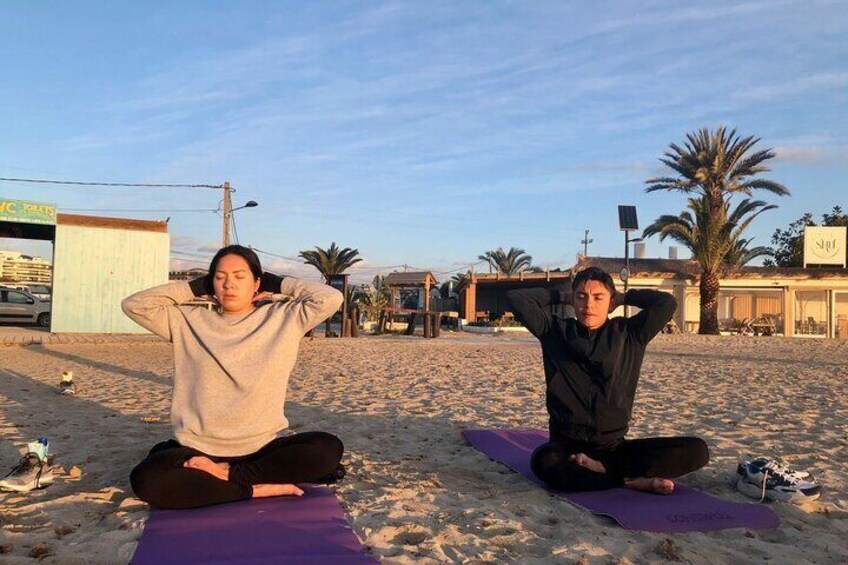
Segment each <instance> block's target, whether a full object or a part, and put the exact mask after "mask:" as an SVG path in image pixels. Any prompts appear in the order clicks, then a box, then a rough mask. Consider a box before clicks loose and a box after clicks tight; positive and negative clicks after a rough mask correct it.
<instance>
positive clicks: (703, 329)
mask: <svg viewBox="0 0 848 565" xmlns="http://www.w3.org/2000/svg"><path fill="white" fill-rule="evenodd" d="M700 289H701V322H700V324H698V333H699V334H708V335H718V334H719V331H718V291H719V279H718V275H717V274H716V273H713V272H706V271H705V272H703V273H702V274H701V284H700Z"/></svg>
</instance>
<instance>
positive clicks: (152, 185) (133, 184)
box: [0, 177, 224, 189]
mask: <svg viewBox="0 0 848 565" xmlns="http://www.w3.org/2000/svg"><path fill="white" fill-rule="evenodd" d="M0 181H6V182H24V183H31V184H72V185H77V186H126V187H137V188H217V189H220V188H224V185H222V184H156V183H142V182H89V181H75V180H48V179H22V178H6V177H0Z"/></svg>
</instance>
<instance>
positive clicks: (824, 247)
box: [804, 226, 848, 268]
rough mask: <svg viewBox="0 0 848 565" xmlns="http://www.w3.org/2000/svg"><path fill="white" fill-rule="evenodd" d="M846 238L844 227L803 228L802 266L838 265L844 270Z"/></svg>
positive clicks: (846, 233)
mask: <svg viewBox="0 0 848 565" xmlns="http://www.w3.org/2000/svg"><path fill="white" fill-rule="evenodd" d="M847 236H848V228H846V227H845V226H839V227H819V226H807V227H806V228H804V266H805V267H806V266H807V265H840V266H841V267H843V268H844V267H845V247H846V237H847Z"/></svg>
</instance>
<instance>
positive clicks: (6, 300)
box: [0, 287, 50, 328]
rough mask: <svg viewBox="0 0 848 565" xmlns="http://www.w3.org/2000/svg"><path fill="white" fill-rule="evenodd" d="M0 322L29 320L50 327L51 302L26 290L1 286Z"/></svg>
mask: <svg viewBox="0 0 848 565" xmlns="http://www.w3.org/2000/svg"><path fill="white" fill-rule="evenodd" d="M0 322H16V323H21V322H24V323H26V322H29V323H32V324H38V325H39V326H41V327H43V328H47V327H50V302H48V301H46V300H42V299H40V298H38V297H37V296H34V295H32V294H30V293H29V292H27V291H25V290H17V289H13V288H7V287H0Z"/></svg>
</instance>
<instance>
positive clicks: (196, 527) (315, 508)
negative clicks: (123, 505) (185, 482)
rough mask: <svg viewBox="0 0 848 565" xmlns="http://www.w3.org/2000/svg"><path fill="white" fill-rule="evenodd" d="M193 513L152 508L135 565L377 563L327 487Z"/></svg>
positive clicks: (325, 564)
mask: <svg viewBox="0 0 848 565" xmlns="http://www.w3.org/2000/svg"><path fill="white" fill-rule="evenodd" d="M302 488H303V490H304V491H305V492H304V495H303V496H301V497H276V498H261V499H255V500H248V501H245V502H234V503H231V504H219V505H217V506H207V507H205V508H197V509H194V510H152V511H151V512H150V518H149V519H148V520H147V525H146V526H145V527H144V532H143V533H142V536H141V540H140V541H139V543H138V548H137V549H136V552H135V556H133V559H132V564H133V565H147V564H151V565H152V564H156V565H160V564H161V565H166V564H169V563H173V564H179V565H188V564H190V563H204V564H207V563H208V564H214V563H250V564H258V563H286V564H293V565H297V564H306V563H309V564H310V565H336V564H340V565H341V564H348V563H349V564H355V565H360V564H368V565H372V564H376V563H379V561H377V559H375V558H374V557H372V556H370V555H368V554H367V553H365V552H364V550H363V548H362V546H361V545H360V543H359V540H358V539H357V537H356V535H355V534H354V533H353V530H352V529H351V527H350V526H349V525H348V523H347V520H345V517H344V514H343V513H342V509H341V507H340V506H339V502H338V500H337V499H336V497H335V495H334V494H333V493H332V491H330V490H329V489H328V488H326V487H319V486H303V487H302Z"/></svg>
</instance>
